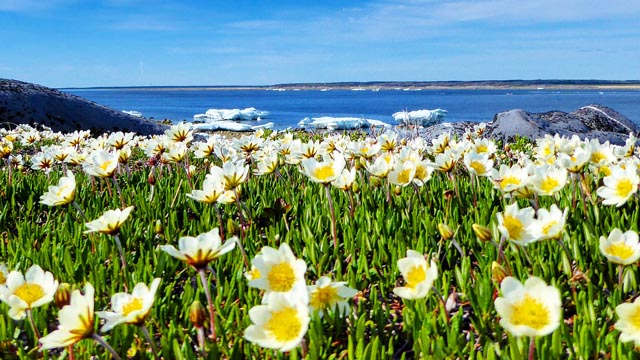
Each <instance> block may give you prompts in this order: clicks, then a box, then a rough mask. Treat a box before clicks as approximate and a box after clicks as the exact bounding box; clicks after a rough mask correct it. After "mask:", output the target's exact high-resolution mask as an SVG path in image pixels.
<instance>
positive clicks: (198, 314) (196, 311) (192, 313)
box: [189, 300, 207, 328]
mask: <svg viewBox="0 0 640 360" xmlns="http://www.w3.org/2000/svg"><path fill="white" fill-rule="evenodd" d="M189 320H191V323H193V325H194V326H195V327H197V328H201V327H203V326H204V322H205V321H206V320H207V313H206V311H205V310H204V306H202V304H201V303H200V301H198V300H195V301H194V302H193V303H191V308H190V309H189Z"/></svg>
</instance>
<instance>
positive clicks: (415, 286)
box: [393, 250, 438, 300]
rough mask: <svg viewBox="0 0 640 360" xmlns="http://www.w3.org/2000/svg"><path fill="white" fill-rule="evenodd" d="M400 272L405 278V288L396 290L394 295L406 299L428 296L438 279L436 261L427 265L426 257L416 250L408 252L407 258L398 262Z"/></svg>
mask: <svg viewBox="0 0 640 360" xmlns="http://www.w3.org/2000/svg"><path fill="white" fill-rule="evenodd" d="M398 270H400V273H401V274H402V277H403V278H404V281H405V286H403V287H396V288H394V289H393V293H394V294H396V295H398V296H399V297H401V298H404V299H409V300H413V299H420V298H423V297H425V296H427V294H428V293H429V291H430V290H431V288H432V287H433V282H434V281H435V280H436V279H437V278H438V266H437V265H436V262H435V260H433V259H431V263H430V264H429V265H427V260H425V258H424V255H422V254H421V253H419V252H417V251H414V250H407V257H405V258H402V259H399V260H398Z"/></svg>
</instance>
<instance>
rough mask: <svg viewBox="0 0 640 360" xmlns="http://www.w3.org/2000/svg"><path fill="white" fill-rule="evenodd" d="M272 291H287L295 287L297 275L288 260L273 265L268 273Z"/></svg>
mask: <svg viewBox="0 0 640 360" xmlns="http://www.w3.org/2000/svg"><path fill="white" fill-rule="evenodd" d="M267 280H268V281H269V288H270V289H271V291H279V292H287V291H289V290H291V288H292V287H293V283H294V282H295V281H296V275H295V274H294V272H293V268H292V267H291V265H290V264H289V263H288V262H281V263H279V264H276V265H273V266H272V267H271V271H269V274H268V275H267Z"/></svg>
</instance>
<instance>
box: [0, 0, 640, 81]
mask: <svg viewBox="0 0 640 360" xmlns="http://www.w3.org/2000/svg"><path fill="white" fill-rule="evenodd" d="M0 24H1V25H0V44H2V51H1V52H0V54H1V56H0V77H2V78H13V79H18V80H23V81H28V82H35V83H39V84H43V85H46V86H51V87H85V86H138V85H271V84H278V83H289V82H335V81H374V80H375V81H378V80H379V81H394V80H399V81H402V80H406V81H410V80H416V81H421V80H489V79H552V78H561V79H618V80H637V79H640V26H639V24H640V1H638V0H598V1H595V0H539V1H534V0H452V1H435V0H375V1H338V0H325V1H305V0H298V1H293V0H285V1H248V0H237V1H233V0H231V1H229V0H227V1H218V0H211V1H184V0H180V1H173V0H169V1H150V0H149V1H147V0H130V1H128V0H105V1H91V0H0Z"/></svg>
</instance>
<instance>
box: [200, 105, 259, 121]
mask: <svg viewBox="0 0 640 360" xmlns="http://www.w3.org/2000/svg"><path fill="white" fill-rule="evenodd" d="M268 115H269V112H268V111H261V110H258V109H256V108H254V107H250V108H246V109H209V110H207V112H205V113H204V114H196V115H194V116H193V118H194V119H197V120H204V121H207V122H213V121H224V120H236V121H251V120H262V118H264V117H267V116H268Z"/></svg>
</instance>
